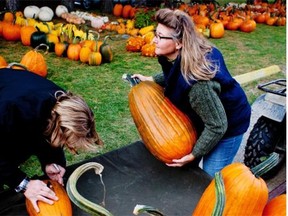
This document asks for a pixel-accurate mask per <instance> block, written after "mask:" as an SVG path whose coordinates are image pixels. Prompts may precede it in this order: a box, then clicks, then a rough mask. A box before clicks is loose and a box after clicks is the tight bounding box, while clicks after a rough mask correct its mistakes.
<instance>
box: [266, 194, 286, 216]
mask: <svg viewBox="0 0 288 216" xmlns="http://www.w3.org/2000/svg"><path fill="white" fill-rule="evenodd" d="M262 215H263V216H286V215H287V214H286V194H281V195H278V196H276V197H274V198H273V199H271V200H270V201H269V202H268V203H267V204H266V206H265V208H264V210H263V214H262Z"/></svg>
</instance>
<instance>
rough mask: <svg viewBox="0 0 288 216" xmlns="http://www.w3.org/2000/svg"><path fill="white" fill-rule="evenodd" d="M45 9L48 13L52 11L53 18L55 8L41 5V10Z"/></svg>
mask: <svg viewBox="0 0 288 216" xmlns="http://www.w3.org/2000/svg"><path fill="white" fill-rule="evenodd" d="M43 10H45V11H47V12H48V13H50V14H51V16H52V18H53V16H54V12H53V10H52V9H51V8H50V7H47V6H44V7H41V8H40V11H43Z"/></svg>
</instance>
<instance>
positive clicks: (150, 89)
mask: <svg viewBox="0 0 288 216" xmlns="http://www.w3.org/2000/svg"><path fill="white" fill-rule="evenodd" d="M128 97H129V107H130V112H131V115H132V117H133V120H134V122H135V125H136V128H137V130H138V132H139V134H140V136H141V138H142V140H143V142H144V144H145V146H146V147H147V149H148V150H149V151H150V152H151V153H152V154H153V155H154V156H155V157H156V158H158V159H159V160H160V161H163V162H165V163H171V162H172V160H173V159H179V158H182V157H183V156H185V155H187V154H189V153H191V151H192V149H193V146H194V144H195V142H196V138H197V134H196V131H195V128H194V126H193V124H192V123H191V121H190V120H189V118H188V117H187V116H186V115H185V114H183V113H182V112H181V111H180V110H178V109H177V108H176V107H175V106H174V105H173V104H172V103H171V101H170V100H169V99H168V98H166V97H165V96H164V90H163V88H162V87H161V86H159V85H158V84H156V83H155V82H151V81H145V82H140V83H139V84H137V85H135V86H133V87H132V88H131V90H130V92H129V95H128Z"/></svg>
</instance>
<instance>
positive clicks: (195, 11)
mask: <svg viewBox="0 0 288 216" xmlns="http://www.w3.org/2000/svg"><path fill="white" fill-rule="evenodd" d="M178 9H180V10H183V11H185V12H186V13H188V14H189V15H190V16H191V19H192V20H193V21H194V23H195V25H196V27H197V30H198V31H199V32H200V33H203V34H204V35H205V36H206V37H211V38H222V37H223V36H224V33H225V30H231V31H236V30H238V31H242V32H246V33H249V32H252V31H254V30H255V29H256V26H257V23H261V24H267V25H270V26H285V25H286V5H285V4H283V3H282V2H281V0H278V1H275V2H274V3H272V4H271V3H262V2H257V1H255V3H254V4H253V5H249V4H233V3H231V4H228V5H227V6H225V7H224V6H217V5H216V4H213V3H209V4H199V3H195V4H185V3H182V4H180V6H179V7H178ZM138 11H139V8H136V7H132V6H131V5H125V6H123V5H121V4H120V3H118V4H116V5H115V6H114V9H113V15H114V16H116V17H122V18H124V19H128V20H129V19H130V20H132V22H133V19H134V17H135V14H137V12H138ZM127 22H128V21H127ZM129 22H131V21H129ZM105 28H106V29H109V30H115V31H117V32H118V33H119V34H130V35H133V36H137V35H138V34H139V33H138V31H139V29H135V28H131V27H129V28H127V26H126V28H125V25H120V26H118V25H116V26H115V24H113V23H109V24H107V25H106V26H105Z"/></svg>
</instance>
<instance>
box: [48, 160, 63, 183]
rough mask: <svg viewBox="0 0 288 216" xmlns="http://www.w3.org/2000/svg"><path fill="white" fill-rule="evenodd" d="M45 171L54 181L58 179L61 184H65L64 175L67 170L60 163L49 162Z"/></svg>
mask: <svg viewBox="0 0 288 216" xmlns="http://www.w3.org/2000/svg"><path fill="white" fill-rule="evenodd" d="M45 171H46V174H47V176H48V177H49V178H50V179H51V180H54V181H57V182H58V183H59V184H61V185H64V183H63V176H64V174H65V172H66V170H65V169H64V168H63V167H62V166H60V165H58V164H55V163H53V164H47V165H46V167H45Z"/></svg>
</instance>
